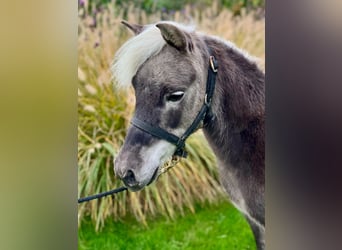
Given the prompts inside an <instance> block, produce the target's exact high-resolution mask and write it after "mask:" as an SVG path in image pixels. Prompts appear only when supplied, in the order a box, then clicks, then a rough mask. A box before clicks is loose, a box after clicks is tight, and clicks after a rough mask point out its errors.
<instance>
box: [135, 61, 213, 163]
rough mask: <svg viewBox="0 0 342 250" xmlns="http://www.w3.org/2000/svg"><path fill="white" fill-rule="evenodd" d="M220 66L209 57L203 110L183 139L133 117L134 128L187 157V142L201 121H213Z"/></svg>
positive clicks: (177, 153) (178, 154)
mask: <svg viewBox="0 0 342 250" xmlns="http://www.w3.org/2000/svg"><path fill="white" fill-rule="evenodd" d="M217 69H218V64H217V61H216V59H215V57H214V56H209V68H208V78H207V86H206V92H205V97H204V103H203V105H202V108H201V110H200V111H199V112H198V114H197V116H196V118H195V119H194V121H193V122H192V124H191V125H190V127H189V128H188V129H187V130H186V131H185V132H184V134H183V135H182V136H181V137H178V136H176V135H174V134H171V133H169V132H167V131H166V130H164V129H162V128H160V127H154V126H151V125H150V124H148V123H146V122H144V121H142V120H140V119H138V118H136V117H133V119H132V121H131V123H132V125H133V126H135V127H137V128H139V129H140V130H142V131H144V132H146V133H149V134H150V135H153V136H155V137H158V138H160V139H163V140H166V141H168V142H170V143H172V144H174V145H175V146H176V150H175V153H174V155H177V156H181V157H184V158H185V157H186V156H187V152H186V151H185V140H186V139H187V138H188V137H189V136H190V135H191V134H192V133H193V132H195V130H196V129H197V128H198V126H199V124H200V122H201V121H203V122H204V123H207V122H208V121H210V120H211V119H212V116H213V114H212V112H211V109H210V106H211V100H212V97H213V94H214V90H215V80H216V74H217Z"/></svg>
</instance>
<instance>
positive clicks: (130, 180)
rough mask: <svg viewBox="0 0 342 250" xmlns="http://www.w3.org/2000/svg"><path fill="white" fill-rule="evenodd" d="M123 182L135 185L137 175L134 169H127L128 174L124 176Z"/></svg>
mask: <svg viewBox="0 0 342 250" xmlns="http://www.w3.org/2000/svg"><path fill="white" fill-rule="evenodd" d="M122 180H123V182H124V183H125V185H126V186H130V187H132V186H134V185H135V184H136V183H137V181H136V180H135V176H134V173H133V171H132V170H127V173H126V175H125V176H124V177H123V178H122Z"/></svg>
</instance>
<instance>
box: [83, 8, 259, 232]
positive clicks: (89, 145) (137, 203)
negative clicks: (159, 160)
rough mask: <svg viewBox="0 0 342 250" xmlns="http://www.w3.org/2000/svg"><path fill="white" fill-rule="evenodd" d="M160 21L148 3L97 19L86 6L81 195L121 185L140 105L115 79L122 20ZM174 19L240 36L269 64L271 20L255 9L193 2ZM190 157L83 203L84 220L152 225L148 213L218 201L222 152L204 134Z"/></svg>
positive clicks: (192, 143)
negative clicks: (130, 218)
mask: <svg viewBox="0 0 342 250" xmlns="http://www.w3.org/2000/svg"><path fill="white" fill-rule="evenodd" d="M123 17H125V19H126V20H128V21H129V22H135V23H144V24H146V23H153V22H157V21H159V20H160V19H161V18H162V17H163V13H155V14H153V15H149V16H147V15H146V13H144V12H143V11H141V10H135V9H133V8H129V9H128V11H127V12H125V11H122V10H119V9H117V8H116V7H115V5H114V4H108V5H107V7H106V8H104V9H103V10H102V11H101V12H99V13H97V14H96V18H93V17H92V16H91V15H90V14H89V13H86V11H84V10H80V15H79V37H78V78H79V87H78V115H79V120H78V169H79V175H78V176H79V177H78V194H79V196H86V195H90V194H94V193H98V192H103V191H107V190H110V189H113V188H115V187H118V186H121V185H122V183H121V182H120V181H119V180H118V179H117V178H115V176H114V171H113V158H114V157H115V156H116V155H117V153H118V150H119V148H120V146H121V145H122V143H123V141H124V138H125V133H126V127H127V126H128V124H129V120H130V117H131V115H132V112H133V109H134V95H133V92H132V90H130V91H128V92H120V91H118V90H117V89H116V88H115V86H114V85H113V82H112V79H111V73H110V70H109V69H110V64H111V62H112V60H113V56H114V54H115V51H116V50H117V49H118V48H119V47H120V46H121V45H122V44H123V43H124V42H125V41H126V40H127V39H128V38H129V37H130V36H131V34H130V33H129V32H128V31H127V30H125V29H124V27H123V26H122V25H121V24H120V21H121V20H122V19H123ZM170 18H171V19H172V20H174V21H177V22H182V23H191V24H196V26H197V29H198V30H200V31H203V32H205V33H208V34H212V35H217V36H220V37H222V38H224V39H227V40H230V41H233V42H235V43H236V44H237V46H239V47H240V48H243V49H245V50H246V51H248V52H250V53H251V54H252V55H254V56H256V57H258V58H260V62H259V64H260V67H261V68H264V53H265V52H264V20H263V19H260V20H255V18H254V13H248V14H247V13H243V14H242V16H241V17H237V18H233V16H232V14H231V12H229V11H228V10H225V9H224V10H219V8H218V6H217V5H214V6H212V7H211V8H207V9H204V10H202V11H196V10H192V9H190V8H186V9H185V11H183V12H176V13H174V15H173V16H172V17H170ZM187 150H188V152H189V157H188V159H187V160H183V161H182V162H181V163H179V164H178V165H177V166H176V167H174V168H173V169H171V170H170V171H169V172H168V173H166V174H164V175H162V176H161V177H160V178H159V180H158V181H157V182H155V183H154V184H152V185H150V186H149V187H147V188H145V189H144V190H142V191H140V192H137V193H132V192H124V193H120V194H118V195H117V196H115V198H112V197H107V198H103V199H102V200H96V201H92V202H88V203H83V204H81V205H79V211H78V220H79V225H80V224H81V222H82V220H83V219H84V217H86V216H90V218H91V219H92V221H93V222H94V224H95V227H96V229H100V228H101V227H102V226H103V225H104V223H105V220H106V219H108V218H111V219H114V220H118V219H120V220H124V217H125V216H126V215H127V214H131V215H134V216H135V217H136V219H137V220H138V221H140V222H142V223H144V224H146V218H147V217H153V216H157V215H164V216H166V218H173V217H174V216H175V215H176V213H179V212H180V213H182V212H183V211H184V209H185V208H188V209H190V210H191V211H194V204H195V203H196V202H205V201H207V202H215V201H217V200H218V199H220V198H221V197H223V192H222V189H221V188H220V186H219V183H218V178H217V171H216V163H215V158H214V156H213V154H212V152H211V150H210V149H209V147H208V144H207V143H206V141H205V139H204V137H203V135H202V133H200V132H197V133H196V134H195V135H193V136H192V137H190V139H189V141H188V143H187Z"/></svg>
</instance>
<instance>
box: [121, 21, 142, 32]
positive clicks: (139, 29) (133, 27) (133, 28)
mask: <svg viewBox="0 0 342 250" xmlns="http://www.w3.org/2000/svg"><path fill="white" fill-rule="evenodd" d="M121 23H122V24H123V25H125V26H126V27H127V28H129V29H130V30H131V31H133V33H134V34H135V35H139V34H140V33H141V32H142V31H143V29H144V25H140V24H133V23H132V24H131V23H129V22H127V21H125V20H122V21H121Z"/></svg>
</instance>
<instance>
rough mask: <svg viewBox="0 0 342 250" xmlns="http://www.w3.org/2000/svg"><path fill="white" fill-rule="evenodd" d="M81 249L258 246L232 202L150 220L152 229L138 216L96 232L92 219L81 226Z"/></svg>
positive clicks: (243, 249) (244, 249) (244, 248)
mask: <svg viewBox="0 0 342 250" xmlns="http://www.w3.org/2000/svg"><path fill="white" fill-rule="evenodd" d="M78 247H79V248H78V249H79V250H88V249H91V250H97V249H101V250H106V249H110V250H115V249H132V250H136V249H144V250H145V249H150V250H152V249H155V250H159V249H196V250H199V249H215V250H216V249H229V250H234V249H235V250H247V249H248V250H254V249H256V246H255V243H254V238H253V235H252V232H251V230H250V228H249V226H248V224H247V222H246V221H245V219H244V217H243V216H242V215H241V214H240V213H239V212H238V211H237V210H236V209H235V208H234V207H233V206H232V205H231V204H229V203H228V202H221V203H219V204H217V205H208V204H207V205H206V206H205V207H203V206H199V205H197V206H196V213H191V212H190V211H188V212H186V213H185V215H184V216H177V218H176V219H175V220H166V219H165V217H160V218H157V219H154V220H153V221H152V220H151V221H148V228H146V227H144V226H143V225H141V224H140V223H138V222H137V221H136V220H135V219H134V218H128V219H125V220H124V221H123V220H122V221H121V222H114V221H110V222H107V223H106V225H105V227H104V228H103V230H102V231H101V232H95V230H94V226H93V225H92V223H91V221H90V220H87V221H86V222H85V223H83V224H82V226H81V227H80V229H79V243H78Z"/></svg>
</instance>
